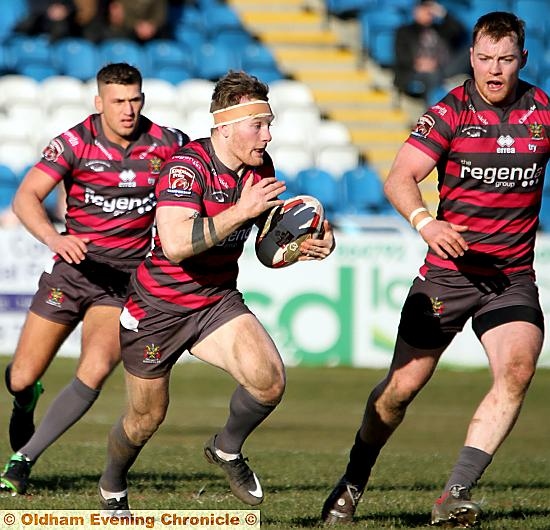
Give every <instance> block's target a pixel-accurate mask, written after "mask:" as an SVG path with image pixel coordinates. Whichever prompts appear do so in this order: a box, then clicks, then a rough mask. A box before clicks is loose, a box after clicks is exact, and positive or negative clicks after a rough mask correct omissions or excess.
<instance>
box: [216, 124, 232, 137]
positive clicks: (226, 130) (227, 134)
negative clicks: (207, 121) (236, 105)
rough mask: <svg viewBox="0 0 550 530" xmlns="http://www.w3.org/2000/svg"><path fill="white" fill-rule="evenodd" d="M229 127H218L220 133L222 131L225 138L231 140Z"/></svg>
mask: <svg viewBox="0 0 550 530" xmlns="http://www.w3.org/2000/svg"><path fill="white" fill-rule="evenodd" d="M229 127H230V126H229V125H220V126H219V127H218V131H220V133H221V134H222V136H223V137H224V138H229V133H230V131H229Z"/></svg>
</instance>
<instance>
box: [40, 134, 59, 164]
mask: <svg viewBox="0 0 550 530" xmlns="http://www.w3.org/2000/svg"><path fill="white" fill-rule="evenodd" d="M61 153H63V144H62V143H61V142H60V141H59V140H58V139H57V138H55V139H53V140H52V141H51V142H50V143H49V144H48V145H47V146H46V147H44V149H42V158H43V159H44V160H47V161H48V162H57V159H58V158H59V157H60V156H61Z"/></svg>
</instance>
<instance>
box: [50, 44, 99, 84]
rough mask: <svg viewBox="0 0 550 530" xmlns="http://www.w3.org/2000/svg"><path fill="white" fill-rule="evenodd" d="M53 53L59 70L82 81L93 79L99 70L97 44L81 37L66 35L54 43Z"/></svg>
mask: <svg viewBox="0 0 550 530" xmlns="http://www.w3.org/2000/svg"><path fill="white" fill-rule="evenodd" d="M52 55H53V61H54V64H55V66H56V68H57V70H58V72H59V73H60V74H62V75H69V76H71V77H76V78H77V79H80V80H81V81H87V80H88V79H93V78H94V77H95V75H96V73H97V71H98V70H99V68H100V66H102V65H101V64H100V58H99V52H98V49H97V46H96V45H95V44H94V43H93V42H91V41H89V40H88V39H83V38H79V37H66V38H64V39H60V40H59V41H57V42H55V43H53V44H52Z"/></svg>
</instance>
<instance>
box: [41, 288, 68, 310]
mask: <svg viewBox="0 0 550 530" xmlns="http://www.w3.org/2000/svg"><path fill="white" fill-rule="evenodd" d="M64 299H65V295H64V294H63V291H62V290H61V289H58V288H57V287H52V288H51V289H50V294H49V295H48V299H47V300H46V303H47V304H49V305H53V306H55V307H61V304H62V303H63V300H64Z"/></svg>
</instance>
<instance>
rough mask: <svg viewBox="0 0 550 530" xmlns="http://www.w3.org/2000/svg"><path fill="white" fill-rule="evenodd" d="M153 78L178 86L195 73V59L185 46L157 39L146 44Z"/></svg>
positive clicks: (172, 41) (146, 52) (145, 47)
mask: <svg viewBox="0 0 550 530" xmlns="http://www.w3.org/2000/svg"><path fill="white" fill-rule="evenodd" d="M144 52H145V54H146V56H147V62H148V64H149V65H151V70H150V73H151V76H152V77H157V78H159V79H164V80H166V81H169V82H170V83H172V84H174V85H177V84H178V83H180V82H181V81H184V80H185V79H189V78H190V77H191V74H192V72H193V69H194V66H193V58H192V55H191V54H190V53H188V52H187V51H186V47H185V45H184V44H182V43H180V42H178V41H175V40H169V39H157V40H153V41H150V42H148V43H146V44H144Z"/></svg>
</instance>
